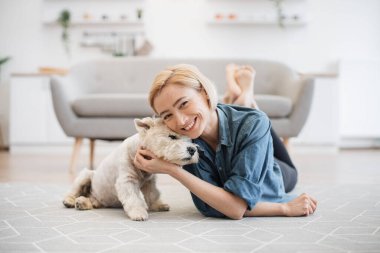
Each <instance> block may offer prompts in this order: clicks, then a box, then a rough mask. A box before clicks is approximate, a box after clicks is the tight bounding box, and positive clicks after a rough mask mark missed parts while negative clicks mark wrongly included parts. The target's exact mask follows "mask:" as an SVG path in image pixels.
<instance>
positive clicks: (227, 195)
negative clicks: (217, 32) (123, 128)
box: [134, 64, 317, 219]
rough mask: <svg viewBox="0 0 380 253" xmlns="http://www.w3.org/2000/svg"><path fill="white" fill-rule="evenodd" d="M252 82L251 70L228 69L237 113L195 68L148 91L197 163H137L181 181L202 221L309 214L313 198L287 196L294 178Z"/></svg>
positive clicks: (150, 159) (169, 72) (144, 155)
mask: <svg viewBox="0 0 380 253" xmlns="http://www.w3.org/2000/svg"><path fill="white" fill-rule="evenodd" d="M254 75H255V73H254V70H253V68H252V67H250V66H243V67H239V66H236V65H228V66H227V83H228V88H227V93H226V96H225V100H226V102H230V103H231V102H234V103H239V104H240V105H242V106H234V105H226V104H218V103H217V93H216V90H215V87H214V86H213V84H212V83H211V82H210V81H209V80H208V79H207V78H206V77H205V76H204V75H203V74H202V73H200V71H199V70H198V69H197V68H196V67H194V66H191V65H186V64H180V65H176V66H173V67H169V68H167V69H166V70H163V71H162V72H160V73H159V74H158V75H157V76H156V78H155V80H154V82H153V85H152V87H151V90H150V94H149V102H150V105H151V107H152V108H153V110H154V111H155V112H156V114H157V115H159V116H160V117H162V118H163V120H164V122H165V124H166V125H167V126H168V127H169V128H170V129H171V130H173V131H174V132H176V133H178V134H181V135H186V136H188V137H190V138H191V139H193V142H194V143H196V144H197V145H198V146H199V153H200V160H199V162H198V163H197V164H192V165H187V166H184V168H181V167H179V166H178V165H176V164H171V163H168V162H166V161H164V160H161V159H158V158H157V157H156V156H155V155H154V154H153V153H152V152H150V151H149V150H144V149H143V148H140V149H139V150H138V152H137V154H136V156H135V160H134V163H135V165H136V166H137V167H138V168H139V169H141V170H144V171H146V172H149V173H166V174H168V175H170V176H172V177H173V178H175V179H177V180H178V181H179V182H181V183H182V184H183V185H184V186H185V187H187V188H188V189H189V190H190V192H191V193H192V198H193V201H194V204H195V206H196V207H197V208H198V210H199V211H200V212H201V213H202V214H204V215H205V216H211V217H229V218H231V219H242V218H243V217H244V216H303V215H309V214H312V213H314V211H315V209H316V206H317V201H316V200H315V199H314V198H312V197H310V196H309V195H307V194H302V195H300V196H298V197H296V198H294V197H292V196H289V195H287V194H286V192H288V191H290V190H292V189H293V188H294V186H295V183H296V180H297V172H296V170H295V168H294V165H293V164H292V162H291V160H290V158H289V156H288V154H287V152H286V150H285V148H284V147H283V145H282V143H281V142H280V141H279V139H278V137H277V136H276V135H275V133H274V132H273V131H272V130H271V123H270V121H269V119H268V117H267V116H266V115H265V113H263V112H261V111H259V110H257V109H255V108H257V105H256V103H255V102H254V100H253V89H254ZM227 100H228V101H227ZM243 106H244V107H243ZM247 106H248V107H251V106H253V107H254V108H253V109H252V108H248V107H247ZM272 135H273V140H272ZM273 146H274V150H275V152H274V153H273ZM276 154H278V156H277V155H276ZM275 156H276V159H275ZM280 166H281V167H280Z"/></svg>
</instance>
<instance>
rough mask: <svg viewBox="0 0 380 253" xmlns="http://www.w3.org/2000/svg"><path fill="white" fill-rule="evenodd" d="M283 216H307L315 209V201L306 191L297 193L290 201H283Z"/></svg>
mask: <svg viewBox="0 0 380 253" xmlns="http://www.w3.org/2000/svg"><path fill="white" fill-rule="evenodd" d="M284 207H285V209H284V210H285V216H289V217H295V216H308V215H310V214H313V213H314V212H315V209H317V201H316V200H315V199H314V198H312V197H311V196H309V195H308V194H306V193H303V194H301V195H299V196H298V197H297V198H295V199H293V200H292V201H290V202H288V203H285V204H284Z"/></svg>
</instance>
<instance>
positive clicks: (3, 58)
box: [0, 57, 11, 81]
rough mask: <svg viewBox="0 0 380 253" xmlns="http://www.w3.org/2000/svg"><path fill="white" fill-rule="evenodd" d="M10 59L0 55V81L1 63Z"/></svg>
mask: <svg viewBox="0 0 380 253" xmlns="http://www.w3.org/2000/svg"><path fill="white" fill-rule="evenodd" d="M10 59H11V58H10V57H0V81H1V65H3V64H5V63H6V62H7V61H9V60H10Z"/></svg>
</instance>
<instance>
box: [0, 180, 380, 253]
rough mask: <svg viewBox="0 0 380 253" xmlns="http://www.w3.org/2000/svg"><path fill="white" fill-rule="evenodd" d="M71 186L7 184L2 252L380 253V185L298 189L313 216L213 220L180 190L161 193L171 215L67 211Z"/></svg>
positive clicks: (0, 190)
mask: <svg viewBox="0 0 380 253" xmlns="http://www.w3.org/2000/svg"><path fill="white" fill-rule="evenodd" d="M68 187H69V186H68V185H47V184H44V185H38V184H32V183H3V184H0V252H78V253H79V252H176V253H177V252H218V253H220V252H234V253H238V252H259V253H264V252H268V253H269V252H271V253H273V252H310V253H311V252H315V253H317V252H321V253H325V252H326V253H327V252H363V253H364V252H380V185H334V186H326V185H313V186H298V187H297V189H296V192H298V193H300V192H308V193H310V194H311V195H313V196H314V197H315V198H317V199H318V201H319V202H318V209H317V211H316V213H315V214H314V215H311V216H309V217H299V218H286V217H271V218H263V217H254V218H244V219H242V220H239V221H233V220H228V219H214V218H206V217H204V216H202V215H201V214H199V213H198V212H197V210H196V209H195V208H194V206H193V204H192V202H191V198H190V194H189V193H188V191H187V190H186V189H185V188H184V187H182V186H179V185H172V184H166V185H162V186H159V188H160V189H161V192H162V193H163V199H164V200H167V202H168V204H169V205H170V206H171V210H170V211H169V212H161V213H150V216H149V220H148V221H145V222H136V221H131V220H129V219H128V218H127V217H126V216H125V215H124V213H123V210H122V209H97V210H90V211H77V210H74V209H68V208H65V207H64V206H63V205H62V204H61V201H62V196H63V195H64V193H65V192H66V191H67V189H68Z"/></svg>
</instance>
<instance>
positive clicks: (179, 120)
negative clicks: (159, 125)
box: [175, 113, 187, 126]
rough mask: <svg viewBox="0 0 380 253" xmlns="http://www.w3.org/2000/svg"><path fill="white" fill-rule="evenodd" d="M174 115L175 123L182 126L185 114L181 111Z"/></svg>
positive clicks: (185, 118)
mask: <svg viewBox="0 0 380 253" xmlns="http://www.w3.org/2000/svg"><path fill="white" fill-rule="evenodd" d="M175 117H176V121H177V124H178V125H180V126H183V125H184V124H185V123H186V121H187V117H186V115H183V114H182V113H177V114H176V116H175Z"/></svg>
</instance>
